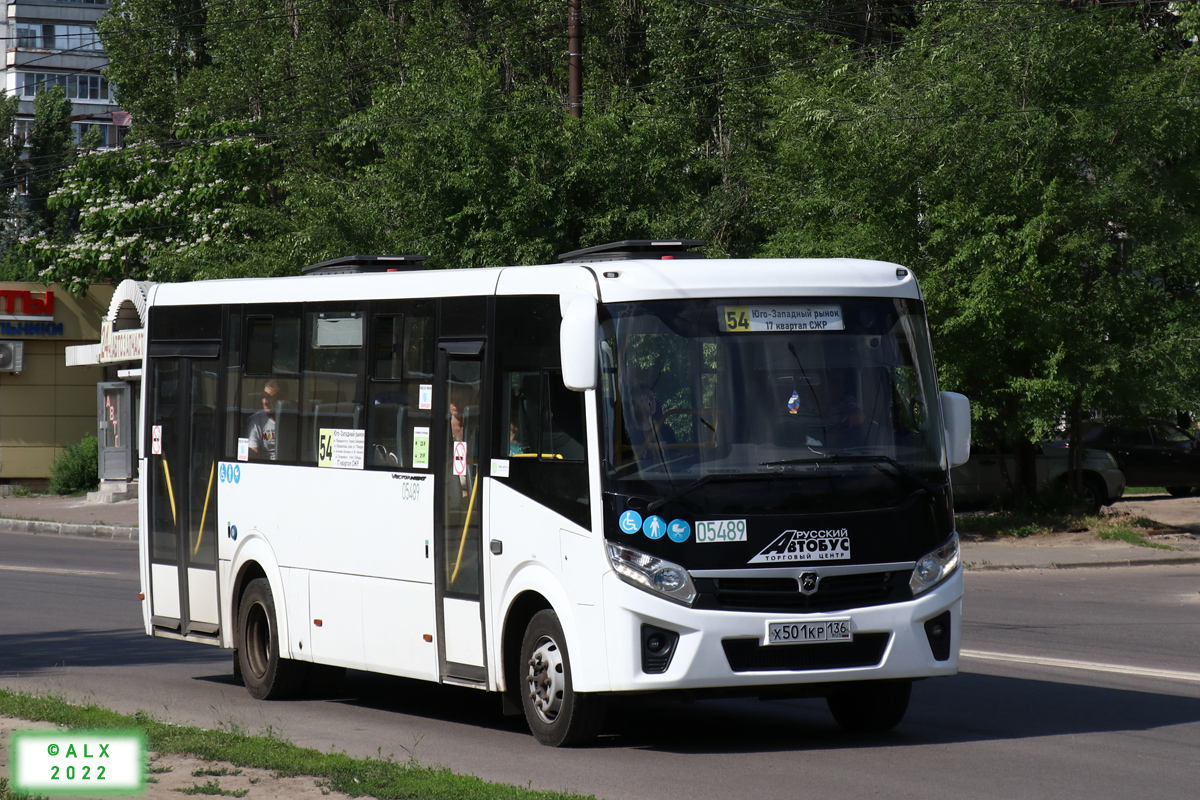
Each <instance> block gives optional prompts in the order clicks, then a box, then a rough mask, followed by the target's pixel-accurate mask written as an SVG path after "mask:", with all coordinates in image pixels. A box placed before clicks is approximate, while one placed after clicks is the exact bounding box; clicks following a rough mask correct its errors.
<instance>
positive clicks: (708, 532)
mask: <svg viewBox="0 0 1200 800" xmlns="http://www.w3.org/2000/svg"><path fill="white" fill-rule="evenodd" d="M696 541H697V542H744V541H746V520H744V519H714V520H700V521H699V522H697V523H696Z"/></svg>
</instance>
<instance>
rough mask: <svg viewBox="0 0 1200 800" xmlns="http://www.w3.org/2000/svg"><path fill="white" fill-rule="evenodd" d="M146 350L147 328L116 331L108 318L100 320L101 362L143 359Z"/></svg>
mask: <svg viewBox="0 0 1200 800" xmlns="http://www.w3.org/2000/svg"><path fill="white" fill-rule="evenodd" d="M145 352H146V330H145V329H144V328H134V329H131V330H125V331H114V330H113V329H112V323H111V322H109V321H108V320H107V319H104V320H101V321H100V363H102V364H105V363H110V362H113V361H141V360H142V354H143V353H145Z"/></svg>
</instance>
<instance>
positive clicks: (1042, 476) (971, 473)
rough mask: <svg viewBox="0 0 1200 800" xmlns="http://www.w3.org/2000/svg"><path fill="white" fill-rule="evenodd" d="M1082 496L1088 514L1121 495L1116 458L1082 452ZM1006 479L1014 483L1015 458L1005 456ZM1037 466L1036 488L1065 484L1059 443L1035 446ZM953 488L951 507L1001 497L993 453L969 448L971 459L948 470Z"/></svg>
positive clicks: (983, 503) (1121, 477) (1122, 478)
mask: <svg viewBox="0 0 1200 800" xmlns="http://www.w3.org/2000/svg"><path fill="white" fill-rule="evenodd" d="M1083 454H1084V455H1083V494H1084V504H1085V506H1086V508H1087V510H1088V513H1091V514H1095V513H1098V512H1099V511H1100V508H1101V507H1103V506H1107V505H1112V503H1113V502H1114V501H1115V500H1116V499H1117V498H1119V497H1120V496H1121V495H1123V494H1124V493H1125V475H1124V473H1122V472H1121V469H1120V467H1118V466H1117V462H1116V459H1114V458H1113V456H1112V454H1111V453H1109V452H1108V451H1107V450H1091V449H1088V450H1084V451H1083ZM1004 460H1005V463H1006V464H1007V466H1008V474H1009V478H1010V480H1016V475H1017V472H1016V470H1017V464H1016V457H1015V456H1013V455H1010V454H1006V455H1005V457H1004ZM1034 461H1035V463H1036V464H1037V478H1038V486H1039V487H1046V486H1051V485H1054V484H1056V483H1057V484H1065V482H1066V480H1067V448H1066V445H1064V444H1063V443H1061V442H1045V443H1043V444H1041V445H1039V446H1038V452H1037V455H1036V456H1035V458H1034ZM950 479H951V481H952V482H953V483H952V485H953V487H954V505H955V507H960V508H966V507H968V506H986V505H990V504H992V503H994V502H996V501H997V500H1000V499H1004V498H1005V491H1004V479H1003V477H1002V476H1001V474H1000V459H999V458H998V457H997V456H996V452H995V450H993V449H991V448H984V447H972V448H971V458H970V459H969V460H968V461H967V463H965V464H963V465H962V466H960V467H955V468H954V469H952V470H951V471H950Z"/></svg>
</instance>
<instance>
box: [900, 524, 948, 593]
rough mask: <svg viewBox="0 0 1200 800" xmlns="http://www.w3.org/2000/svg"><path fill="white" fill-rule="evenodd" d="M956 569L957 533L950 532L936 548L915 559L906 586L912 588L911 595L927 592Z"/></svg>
mask: <svg viewBox="0 0 1200 800" xmlns="http://www.w3.org/2000/svg"><path fill="white" fill-rule="evenodd" d="M956 569H958V534H957V533H952V534H950V538H949V539H947V540H946V541H945V542H944V543H943V544H942V545H941V546H940V547H939V548H938V549H936V550H934V551H933V552H931V553H926V554H925V555H923V556H921V558H920V559H918V560H917V566H915V567H913V574H912V578H911V579H910V580H909V582H908V588H910V589H912V593H913V597H916V596H917V595H919V594H921V593H922V592H927V591H929V590H930V589H932V588H933V587H934V586H937V585H938V584H939V583H941V582H942V581H943V580H945V579H946V578H948V577H950V575H952V574H953V573H954V570H956Z"/></svg>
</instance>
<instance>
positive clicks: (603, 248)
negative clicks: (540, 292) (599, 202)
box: [558, 239, 708, 264]
mask: <svg viewBox="0 0 1200 800" xmlns="http://www.w3.org/2000/svg"><path fill="white" fill-rule="evenodd" d="M707 246H708V242H705V241H701V240H700V239H670V240H668V239H625V240H623V241H620V242H609V243H608V244H598V245H594V246H592V247H585V248H583V249H582V250H572V251H571V252H569V253H563V254H561V255H559V257H558V260H559V261H561V262H563V263H564V264H575V263H579V262H582V261H628V260H630V259H634V258H650V259H673V258H679V259H683V258H704V254H703V253H693V252H691V250H692V248H693V247H707Z"/></svg>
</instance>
